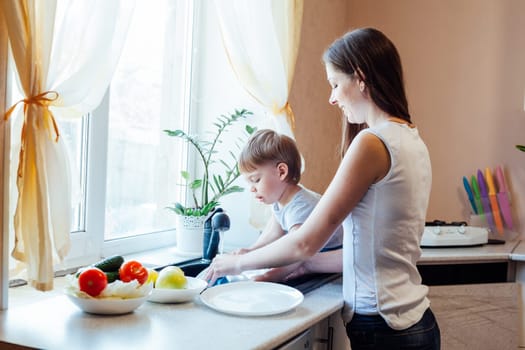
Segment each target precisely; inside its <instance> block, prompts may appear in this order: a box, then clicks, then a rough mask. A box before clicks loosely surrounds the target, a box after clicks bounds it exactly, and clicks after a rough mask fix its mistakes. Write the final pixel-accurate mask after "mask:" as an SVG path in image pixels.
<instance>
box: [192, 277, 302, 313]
mask: <svg viewBox="0 0 525 350" xmlns="http://www.w3.org/2000/svg"><path fill="white" fill-rule="evenodd" d="M200 298H201V300H202V302H203V303H204V304H205V305H206V306H208V307H210V308H212V309H214V310H216V311H219V312H223V313H226V314H230V315H237V316H269V315H277V314H281V313H284V312H287V311H290V310H292V309H294V308H295V307H297V306H298V305H300V304H301V303H302V302H303V300H304V295H303V293H301V292H300V291H298V290H297V289H295V288H292V287H289V286H286V285H283V284H279V283H272V282H253V281H241V282H235V283H227V284H221V285H218V286H215V287H211V288H208V289H206V290H205V291H204V292H202V293H201V295H200Z"/></svg>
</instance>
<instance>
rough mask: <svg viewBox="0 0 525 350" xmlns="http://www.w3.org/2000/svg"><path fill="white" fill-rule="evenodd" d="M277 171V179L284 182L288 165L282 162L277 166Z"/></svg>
mask: <svg viewBox="0 0 525 350" xmlns="http://www.w3.org/2000/svg"><path fill="white" fill-rule="evenodd" d="M277 171H278V173H279V179H281V180H286V178H287V177H288V164H286V163H283V162H281V163H279V164H277Z"/></svg>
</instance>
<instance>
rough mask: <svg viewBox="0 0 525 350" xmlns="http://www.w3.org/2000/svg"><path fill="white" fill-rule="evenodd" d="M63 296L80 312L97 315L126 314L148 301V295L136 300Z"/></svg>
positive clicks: (69, 293) (74, 295)
mask: <svg viewBox="0 0 525 350" xmlns="http://www.w3.org/2000/svg"><path fill="white" fill-rule="evenodd" d="M65 294H66V295H67V296H68V298H69V300H71V301H72V302H73V304H75V305H76V306H77V307H78V308H79V309H80V310H82V311H84V312H87V313H90V314H98V315H121V314H127V313H130V312H132V311H134V310H135V309H137V308H138V307H139V306H141V305H142V304H144V302H145V301H146V300H147V299H148V295H145V296H142V297H138V298H127V299H122V298H117V297H109V298H85V297H80V296H77V295H76V294H75V293H71V292H69V291H66V293H65ZM148 294H149V293H148Z"/></svg>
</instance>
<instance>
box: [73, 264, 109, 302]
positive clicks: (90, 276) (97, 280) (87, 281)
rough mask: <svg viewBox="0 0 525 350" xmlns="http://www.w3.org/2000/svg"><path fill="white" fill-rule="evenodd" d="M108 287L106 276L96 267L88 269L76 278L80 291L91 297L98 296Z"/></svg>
mask: <svg viewBox="0 0 525 350" xmlns="http://www.w3.org/2000/svg"><path fill="white" fill-rule="evenodd" d="M107 285H108V278H107V276H106V274H105V273H104V272H103V271H102V270H101V269H98V268H96V267H90V268H88V269H86V270H84V271H82V272H81V273H80V275H79V276H78V286H79V287H80V290H81V291H83V292H85V293H87V294H89V295H91V296H92V297H96V296H98V295H99V294H100V293H102V291H103V290H104V288H106V286H107Z"/></svg>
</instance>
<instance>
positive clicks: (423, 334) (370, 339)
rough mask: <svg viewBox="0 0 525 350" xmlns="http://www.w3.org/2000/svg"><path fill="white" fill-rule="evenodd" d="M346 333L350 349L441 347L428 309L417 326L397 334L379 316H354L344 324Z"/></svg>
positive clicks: (434, 321) (434, 322) (435, 326)
mask: <svg viewBox="0 0 525 350" xmlns="http://www.w3.org/2000/svg"><path fill="white" fill-rule="evenodd" d="M346 333H347V334H348V338H349V339H350V344H351V346H352V350H361V349H363V350H364V349H367V350H370V349H385V350H386V349H388V350H393V349H418V350H419V349H421V350H423V349H424V350H439V349H440V348H441V339H440V331H439V326H438V324H437V322H436V319H435V317H434V314H433V313H432V311H431V310H430V309H427V311H425V313H424V314H423V317H422V318H421V320H420V321H419V322H418V323H416V324H415V325H413V326H412V327H409V328H407V329H404V330H400V331H397V330H395V329H392V328H390V327H389V326H388V325H387V324H386V322H385V320H383V318H382V317H381V316H379V315H377V316H376V315H374V316H366V315H357V314H355V315H354V317H353V318H352V321H350V322H349V323H347V325H346Z"/></svg>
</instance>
